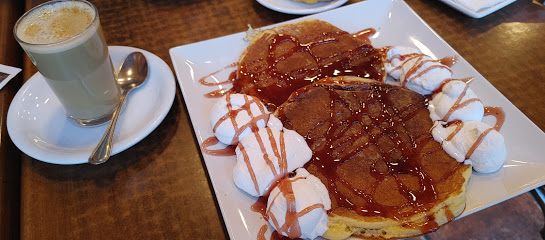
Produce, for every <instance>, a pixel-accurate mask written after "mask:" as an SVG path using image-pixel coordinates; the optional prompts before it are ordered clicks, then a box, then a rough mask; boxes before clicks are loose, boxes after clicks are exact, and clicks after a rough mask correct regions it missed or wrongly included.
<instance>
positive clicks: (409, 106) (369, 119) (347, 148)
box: [275, 77, 471, 239]
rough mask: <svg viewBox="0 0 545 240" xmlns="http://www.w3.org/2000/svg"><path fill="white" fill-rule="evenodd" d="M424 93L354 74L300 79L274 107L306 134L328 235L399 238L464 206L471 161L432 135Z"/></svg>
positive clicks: (437, 223) (450, 216)
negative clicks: (323, 189) (326, 203)
mask: <svg viewBox="0 0 545 240" xmlns="http://www.w3.org/2000/svg"><path fill="white" fill-rule="evenodd" d="M426 104H427V100H426V98H425V97H424V96H422V95H420V94H418V93H416V92H413V91H411V90H408V89H405V88H402V87H398V86H392V85H387V84H384V83H382V82H378V81H374V80H369V79H362V78H357V77H336V78H325V79H323V80H321V81H317V82H315V83H313V84H311V85H308V86H305V87H303V88H301V89H299V90H297V91H296V92H294V93H293V94H291V96H290V97H289V99H288V100H287V101H286V102H285V103H284V104H282V105H281V106H280V107H278V109H277V110H276V112H275V115H277V116H278V117H279V118H280V119H281V120H282V122H283V123H284V127H286V128H288V129H292V130H295V131H297V132H298V133H299V134H301V135H302V136H304V137H305V139H306V141H307V143H308V144H309V146H310V148H311V149H312V151H313V157H312V159H311V161H310V162H309V163H307V165H305V168H306V169H307V170H308V171H309V172H310V173H312V174H314V175H316V176H317V177H318V178H319V179H320V180H321V181H322V182H323V183H324V185H326V186H327V188H328V191H329V195H330V198H331V201H332V209H331V210H330V211H329V229H328V231H327V232H326V233H325V234H324V237H325V238H329V239H344V238H347V237H349V236H351V235H353V236H359V237H365V238H384V239H389V238H405V237H412V236H417V235H421V234H425V233H428V232H430V231H434V230H436V229H437V228H438V227H439V226H441V225H443V224H445V223H447V222H449V221H452V220H453V219H454V218H455V217H456V216H459V215H460V214H461V213H462V211H463V210H464V208H465V192H466V185H467V182H468V180H469V177H470V175H471V166H469V165H463V164H461V163H458V162H457V161H456V160H455V159H453V158H451V157H450V156H449V155H448V154H447V153H446V152H445V151H444V150H443V149H442V148H441V146H440V144H439V143H438V142H436V141H434V140H433V137H432V136H431V134H430V132H429V130H430V128H431V127H432V125H433V122H432V120H431V119H430V118H429V111H428V110H427V108H426Z"/></svg>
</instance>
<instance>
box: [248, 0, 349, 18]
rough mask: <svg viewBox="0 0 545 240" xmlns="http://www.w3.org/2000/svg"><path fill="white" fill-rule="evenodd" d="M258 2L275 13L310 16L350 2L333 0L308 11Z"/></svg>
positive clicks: (267, 2)
mask: <svg viewBox="0 0 545 240" xmlns="http://www.w3.org/2000/svg"><path fill="white" fill-rule="evenodd" d="M256 1H257V2H258V3H259V4H261V5H263V6H264V7H266V8H268V9H271V10H273V11H277V12H282V13H287V14H295V15H308V14H314V13H319V12H323V11H327V10H331V9H334V8H337V7H339V6H342V5H343V4H345V3H346V2H348V0H332V1H331V2H330V3H328V4H326V5H323V6H319V7H314V8H307V9H292V8H282V7H279V6H277V5H275V4H274V3H272V2H274V1H278V0H256ZM287 1H293V0H287ZM309 5H310V4H309Z"/></svg>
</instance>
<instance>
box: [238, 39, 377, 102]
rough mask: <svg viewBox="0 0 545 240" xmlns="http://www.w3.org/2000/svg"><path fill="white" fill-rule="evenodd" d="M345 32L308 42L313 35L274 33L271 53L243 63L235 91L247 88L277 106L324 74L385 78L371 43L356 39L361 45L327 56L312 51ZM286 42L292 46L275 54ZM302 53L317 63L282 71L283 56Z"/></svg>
mask: <svg viewBox="0 0 545 240" xmlns="http://www.w3.org/2000/svg"><path fill="white" fill-rule="evenodd" d="M344 35H349V33H347V32H344V31H337V32H326V33H321V37H320V38H319V39H318V40H313V41H312V42H309V43H302V42H305V41H308V37H310V36H312V35H309V36H303V37H299V38H295V37H293V36H291V35H288V34H275V35H271V37H270V38H271V40H270V43H269V45H268V53H267V55H266V56H265V57H263V58H260V59H257V60H253V61H251V62H249V63H241V64H240V66H239V71H238V79H237V81H235V82H234V84H233V89H234V91H235V92H238V91H242V90H245V91H247V92H248V93H250V94H252V95H255V96H258V97H259V98H261V99H263V100H264V101H265V102H266V104H267V106H268V107H271V108H275V107H277V106H279V105H281V104H282V103H283V102H284V101H285V100H286V99H288V97H289V94H290V93H292V92H294V91H296V90H297V89H299V88H301V87H304V86H306V85H308V84H309V83H311V82H314V81H317V80H318V79H321V78H324V77H330V76H336V75H340V74H341V75H352V76H361V77H367V78H373V79H380V80H382V79H383V77H382V72H380V71H378V70H377V68H378V67H377V66H379V65H382V58H381V57H376V56H374V55H373V54H377V52H375V51H374V48H373V47H372V46H371V45H369V44H366V43H362V42H359V43H358V44H359V45H358V44H355V43H354V44H355V45H358V46H353V47H350V49H345V50H343V51H337V52H334V53H332V54H331V55H330V56H326V57H322V56H317V55H316V54H314V53H313V50H312V49H313V48H314V47H316V46H319V45H327V44H334V43H337V42H339V41H340V40H339V37H340V36H344ZM286 42H290V43H293V44H292V45H293V47H291V48H290V49H288V50H287V51H286V52H283V53H282V54H281V55H280V56H276V55H275V54H276V52H277V51H276V49H277V47H278V46H279V45H280V44H281V43H286ZM300 53H304V54H306V55H308V56H310V57H311V58H312V59H313V60H314V62H315V63H316V64H317V66H314V67H303V68H300V69H290V70H289V72H280V71H279V69H277V66H278V64H279V63H282V60H285V59H288V58H289V57H291V56H293V55H295V54H300ZM380 54H382V53H380ZM362 60H363V61H362ZM358 61H360V62H358ZM250 69H253V70H250ZM261 79H274V80H276V81H279V82H280V83H279V84H273V85H267V86H261V85H260V84H259V83H260V80H261ZM248 84H249V85H250V86H252V87H250V89H248V88H245V87H246V86H247V85H248Z"/></svg>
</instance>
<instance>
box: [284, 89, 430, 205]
mask: <svg viewBox="0 0 545 240" xmlns="http://www.w3.org/2000/svg"><path fill="white" fill-rule="evenodd" d="M313 86H323V87H326V88H328V89H329V90H328V93H329V94H330V99H331V102H330V104H329V106H330V107H329V113H330V114H329V115H330V118H329V120H326V122H325V123H324V122H320V123H318V125H322V126H323V124H326V125H327V131H326V133H325V136H324V138H325V139H330V141H328V142H326V143H325V144H324V148H323V150H322V151H320V150H317V151H315V153H314V156H313V159H312V160H311V161H313V163H315V164H317V165H322V164H325V163H326V162H329V164H333V165H332V166H328V167H324V166H322V167H318V169H319V171H320V172H322V174H323V175H324V176H326V177H327V179H328V184H327V187H328V189H329V191H330V192H332V193H333V194H334V197H335V198H336V199H337V203H338V205H339V206H342V207H347V208H349V209H354V210H358V212H359V213H360V214H363V215H369V214H371V215H376V214H384V213H386V212H388V211H386V209H390V210H392V209H397V210H396V211H400V210H401V209H402V208H403V207H404V206H406V205H408V204H413V205H416V206H417V208H421V207H424V206H423V204H420V203H419V202H418V201H420V200H421V198H422V197H423V195H433V198H435V190H434V189H435V187H434V186H433V183H432V181H431V178H430V177H429V176H427V174H426V173H425V172H423V170H422V169H421V168H420V167H417V166H416V165H418V163H415V166H414V167H409V166H407V167H408V168H407V170H406V172H407V173H408V174H411V175H414V176H417V177H418V178H419V179H420V180H419V181H421V182H423V184H426V186H425V187H424V188H423V189H422V190H421V191H420V192H419V191H410V190H409V189H408V188H407V187H406V186H404V184H403V183H402V182H401V181H400V180H399V179H398V180H397V181H396V182H397V183H398V187H399V189H400V193H401V194H402V195H403V196H404V197H405V198H407V200H408V201H409V203H407V204H405V205H403V206H401V207H385V206H382V205H380V204H378V203H376V202H375V201H374V199H373V195H374V191H375V190H376V189H375V188H376V187H377V186H378V184H379V183H380V179H384V178H385V177H386V176H390V175H392V176H395V175H396V171H395V170H394V169H392V168H391V167H392V166H389V170H388V172H387V173H385V174H383V173H379V172H378V171H377V170H375V171H374V172H375V173H376V174H374V175H375V179H376V182H375V183H374V184H373V186H371V187H372V189H371V193H365V192H366V191H367V190H360V189H357V188H354V187H352V186H350V184H349V183H348V182H346V181H345V180H344V179H342V178H340V177H339V176H338V175H337V173H336V169H338V167H339V166H340V165H341V164H342V163H344V162H346V161H349V160H350V159H352V158H353V157H355V156H356V155H358V153H360V152H361V151H363V150H365V149H366V148H367V147H369V146H370V145H375V144H376V141H378V139H379V137H380V136H381V135H385V134H388V133H389V132H395V131H394V130H395V128H396V127H397V126H398V124H401V125H403V121H406V120H407V119H409V118H412V117H414V116H415V115H416V114H417V113H418V108H414V106H412V105H411V106H407V109H398V110H396V109H391V111H383V112H384V113H385V114H386V115H383V116H382V118H390V119H392V118H393V116H399V115H401V114H400V113H403V116H400V119H399V122H393V123H392V124H390V125H389V126H388V127H387V128H386V129H383V130H382V131H381V133H380V134H378V135H376V136H372V135H370V137H369V143H368V144H363V145H361V146H358V147H356V148H355V149H352V150H350V151H348V152H346V151H344V152H343V153H342V155H344V156H342V157H341V158H340V159H338V158H339V156H333V155H332V153H330V152H328V151H329V149H330V148H331V147H333V145H334V144H335V146H337V145H339V144H340V145H341V146H344V145H345V144H347V143H349V142H350V140H351V139H352V140H353V139H356V138H359V137H360V136H361V134H362V133H357V134H356V135H354V136H344V135H346V133H347V131H348V129H349V128H348V127H344V128H341V127H342V126H343V124H338V123H337V122H335V121H334V119H333V116H335V109H334V108H335V105H336V104H337V105H339V106H344V107H345V108H347V109H350V108H349V104H348V103H347V102H346V100H344V99H343V98H341V97H340V96H339V95H338V94H337V93H336V92H335V91H334V90H335V87H333V86H330V85H327V83H323V82H320V83H316V84H313ZM309 87H310V86H309ZM306 88H307V87H306ZM372 89H375V90H374V91H376V92H375V93H373V94H370V95H369V98H368V99H367V101H366V102H374V103H382V104H383V105H389V106H392V105H393V104H392V103H390V104H386V103H385V101H386V99H387V98H386V97H385V96H386V95H387V94H386V92H388V91H391V90H385V89H381V88H372ZM301 91H305V90H304V89H302V90H301ZM370 104H371V103H370ZM383 108H384V107H383ZM280 111H282V110H281V109H280ZM351 112H352V114H351V116H349V117H348V122H350V121H352V122H355V121H361V120H360V119H359V118H358V116H360V115H368V113H367V112H365V111H364V112H361V111H353V110H351ZM388 114H390V115H388ZM379 118H381V117H380V116H379ZM372 121H373V122H374V124H372V126H371V128H372V127H379V128H380V122H382V120H380V119H375V118H372ZM342 122H347V120H344V121H342ZM314 129H316V128H314ZM305 137H306V138H307V140H309V138H308V134H307V136H305ZM341 137H347V139H344V140H340V141H339V140H336V139H341ZM391 138H393V141H394V142H397V143H399V146H401V148H400V150H401V151H404V152H405V153H406V154H405V155H409V154H411V152H414V151H415V150H414V149H412V148H411V146H416V145H422V144H423V145H425V143H414V142H405V141H403V139H401V137H400V136H399V135H396V136H394V137H392V136H391ZM417 138H420V137H417ZM320 139H323V138H320ZM334 141H335V142H334ZM349 147H350V146H349ZM381 151H382V150H381ZM390 153H391V152H386V153H385V152H381V154H382V155H384V157H383V159H385V158H388V156H386V155H389V154H390ZM412 155H413V156H414V155H415V154H414V153H412ZM335 159H338V160H335ZM333 160H335V161H333ZM374 164H376V163H374ZM374 164H373V166H372V168H375V169H376V167H375V166H374ZM337 181H339V182H340V183H341V184H343V185H345V186H346V187H347V188H348V189H351V190H352V191H353V193H354V194H356V195H357V196H359V197H361V198H363V199H365V200H366V202H367V203H368V204H369V205H373V207H371V208H369V207H367V208H366V209H364V208H361V207H359V206H356V205H354V204H353V203H351V202H350V201H349V200H348V199H347V198H346V197H345V196H344V195H343V194H341V193H340V192H339V191H338V189H337ZM418 206H420V207H418ZM405 214H406V213H405ZM395 215H403V214H401V213H400V212H398V213H397V214H395Z"/></svg>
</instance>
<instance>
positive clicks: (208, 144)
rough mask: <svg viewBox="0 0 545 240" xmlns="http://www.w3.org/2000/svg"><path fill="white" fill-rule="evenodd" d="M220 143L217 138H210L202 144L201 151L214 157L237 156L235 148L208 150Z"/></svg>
mask: <svg viewBox="0 0 545 240" xmlns="http://www.w3.org/2000/svg"><path fill="white" fill-rule="evenodd" d="M218 143H219V140H218V139H217V138H216V137H209V138H207V139H206V140H204V141H203V142H202V144H201V149H202V150H203V152H204V153H206V154H210V155H214V156H232V155H235V146H231V145H229V146H226V147H225V148H223V149H208V148H209V147H211V146H214V145H216V144H218Z"/></svg>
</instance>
